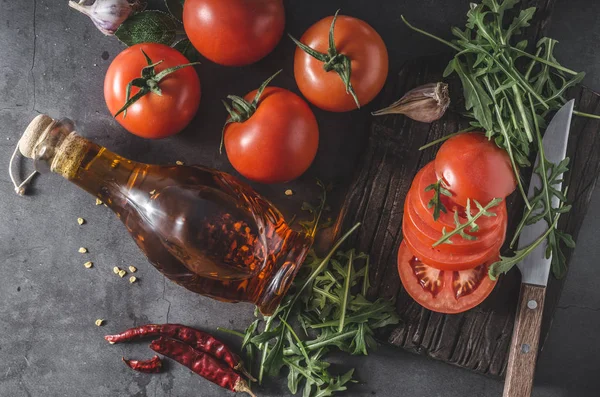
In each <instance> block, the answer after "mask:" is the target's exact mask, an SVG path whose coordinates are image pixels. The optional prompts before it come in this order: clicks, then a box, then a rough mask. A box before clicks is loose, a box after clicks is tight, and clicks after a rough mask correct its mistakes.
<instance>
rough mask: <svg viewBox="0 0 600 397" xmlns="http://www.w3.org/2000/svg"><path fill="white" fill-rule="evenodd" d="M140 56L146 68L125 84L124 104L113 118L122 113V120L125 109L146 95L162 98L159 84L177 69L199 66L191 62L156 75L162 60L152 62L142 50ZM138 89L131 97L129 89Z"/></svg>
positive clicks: (197, 63) (124, 115)
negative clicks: (145, 63)
mask: <svg viewBox="0 0 600 397" xmlns="http://www.w3.org/2000/svg"><path fill="white" fill-rule="evenodd" d="M142 54H144V58H146V62H147V63H148V65H147V66H144V68H142V71H141V73H140V74H141V77H138V78H136V79H133V80H131V81H130V82H129V84H127V88H126V89H125V104H124V105H123V107H122V108H121V109H119V111H118V112H117V113H115V115H114V117H117V116H118V115H119V114H121V113H123V118H125V117H126V116H127V109H128V108H129V107H130V106H131V105H133V104H134V103H135V102H137V101H138V100H139V99H140V98H141V97H143V96H144V95H146V94H148V93H153V94H156V95H158V96H162V90H161V89H160V82H161V81H162V79H164V78H165V77H167V76H168V75H170V74H171V73H174V72H176V71H178V70H179V69H183V68H186V67H188V66H194V65H200V62H191V63H186V64H183V65H177V66H173V67H170V68H167V69H165V70H162V71H160V72H158V73H156V70H155V67H156V66H158V65H160V64H161V63H163V60H160V61H158V62H152V59H150V57H149V56H148V54H146V52H145V51H144V50H143V49H142ZM132 87H138V88H139V91H138V92H137V93H136V94H135V95H134V96H131V88H132Z"/></svg>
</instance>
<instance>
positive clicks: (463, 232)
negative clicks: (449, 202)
mask: <svg viewBox="0 0 600 397" xmlns="http://www.w3.org/2000/svg"><path fill="white" fill-rule="evenodd" d="M473 202H474V203H475V205H476V206H477V209H478V211H477V213H476V214H475V215H473V214H472V213H471V199H467V206H466V207H465V214H466V216H467V221H466V222H465V223H460V217H459V215H458V211H454V224H455V225H456V227H455V228H454V229H452V230H451V231H449V232H448V231H446V228H445V227H444V228H442V237H440V239H439V240H438V241H436V242H435V243H433V247H437V246H438V245H440V244H452V240H450V239H451V238H452V237H453V236H456V235H459V236H461V237H462V238H464V239H465V240H477V237H476V236H473V235H471V234H468V233H467V229H468V231H469V232H471V233H476V232H477V231H478V230H479V225H477V220H478V219H479V218H481V217H482V216H487V217H490V216H496V213H494V212H491V211H489V210H490V209H491V208H493V207H495V206H497V205H498V204H500V203H501V202H502V199H501V198H495V199H493V200H491V201H490V202H489V203H488V204H487V205H486V206H485V207H484V206H482V205H481V204H479V202H478V201H477V200H473Z"/></svg>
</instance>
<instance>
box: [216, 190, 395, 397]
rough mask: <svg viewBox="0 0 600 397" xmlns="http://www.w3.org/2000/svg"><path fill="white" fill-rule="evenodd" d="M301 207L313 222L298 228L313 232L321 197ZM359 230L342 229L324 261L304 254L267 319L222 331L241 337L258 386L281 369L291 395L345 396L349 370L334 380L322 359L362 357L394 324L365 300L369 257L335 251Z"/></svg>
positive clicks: (387, 305)
mask: <svg viewBox="0 0 600 397" xmlns="http://www.w3.org/2000/svg"><path fill="white" fill-rule="evenodd" d="M320 186H321V187H324V185H323V184H322V183H321V184H320ZM306 207H307V208H310V212H311V214H312V215H313V218H312V220H311V221H308V222H305V223H304V228H305V229H306V230H307V231H316V230H319V221H320V220H321V215H320V214H321V213H322V211H323V209H324V208H326V204H325V197H324V194H323V196H322V197H321V199H320V200H319V204H318V205H316V206H312V205H310V206H308V205H307V206H306ZM359 225H360V224H356V225H355V226H354V227H352V228H351V229H350V230H348V232H346V233H345V234H344V236H342V237H341V238H340V240H338V241H337V242H336V243H335V244H334V246H333V248H332V249H331V250H330V252H329V253H328V254H327V255H326V256H325V257H324V258H319V257H318V256H317V255H316V254H315V252H314V251H311V252H310V253H309V256H308V258H307V259H306V261H305V262H304V264H303V265H302V267H301V270H300V273H299V274H298V276H297V277H296V279H295V280H294V284H293V287H292V288H291V291H293V292H291V293H289V294H288V295H287V296H286V297H285V298H284V300H283V302H282V303H281V305H280V306H279V307H278V308H277V309H276V311H275V313H274V314H273V315H272V316H269V317H263V318H262V319H256V320H255V321H254V322H252V323H251V324H250V325H249V326H248V328H247V329H246V331H245V332H244V333H238V332H235V331H229V330H225V331H226V332H230V333H233V334H236V335H238V336H240V337H242V338H243V345H242V347H243V349H244V350H245V351H246V352H247V353H249V354H247V357H246V358H247V361H252V360H253V359H254V358H255V357H258V360H259V367H258V370H257V371H256V372H257V374H258V381H259V382H262V381H263V380H264V378H265V376H267V377H276V376H278V375H279V373H280V372H281V370H282V368H284V367H285V368H286V369H287V371H288V389H289V390H290V392H291V393H293V394H295V393H297V392H298V391H299V390H300V389H302V395H303V397H321V396H332V395H333V394H334V393H336V392H341V391H345V390H346V389H347V385H348V384H350V383H352V382H355V380H354V379H353V374H354V370H353V369H352V370H350V371H347V372H346V373H344V374H342V375H334V374H333V373H332V372H331V368H330V363H329V362H327V361H326V360H325V357H326V355H327V353H328V352H330V351H331V350H341V351H344V352H347V353H349V354H353V355H359V354H362V355H366V354H368V350H369V349H370V348H372V347H374V346H375V345H376V342H375V339H374V337H373V335H374V330H376V329H378V328H381V327H385V326H387V325H390V324H396V323H398V321H399V318H398V315H397V314H396V311H395V307H394V304H393V303H392V302H390V301H387V300H384V299H381V298H380V299H377V300H376V301H375V302H371V301H369V300H368V299H367V298H366V294H367V290H368V288H369V281H368V277H369V256H368V255H366V254H364V253H357V252H356V251H355V250H353V249H350V250H348V251H342V250H340V249H339V248H340V246H341V244H342V243H343V242H344V241H345V240H346V239H347V238H348V237H349V236H350V235H351V234H352V233H354V232H355V231H356V230H357V229H358V227H359ZM255 314H256V315H257V316H258V313H257V312H255Z"/></svg>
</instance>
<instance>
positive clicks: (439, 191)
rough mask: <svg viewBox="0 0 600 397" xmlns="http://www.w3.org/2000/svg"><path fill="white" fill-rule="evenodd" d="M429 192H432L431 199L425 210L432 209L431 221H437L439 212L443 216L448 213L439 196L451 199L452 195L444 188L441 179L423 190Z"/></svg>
mask: <svg viewBox="0 0 600 397" xmlns="http://www.w3.org/2000/svg"><path fill="white" fill-rule="evenodd" d="M430 190H433V197H432V198H431V200H429V202H428V203H427V208H431V207H433V220H434V221H437V220H438V219H439V218H440V213H441V212H443V213H444V214H446V213H448V210H447V209H446V207H445V206H444V204H443V203H442V200H441V195H444V196H448V197H452V193H450V191H449V190H448V189H446V188H445V187H444V180H443V179H441V178H440V179H438V181H437V182H436V183H432V184H431V185H429V186H427V187H426V188H425V191H426V192H428V191H430Z"/></svg>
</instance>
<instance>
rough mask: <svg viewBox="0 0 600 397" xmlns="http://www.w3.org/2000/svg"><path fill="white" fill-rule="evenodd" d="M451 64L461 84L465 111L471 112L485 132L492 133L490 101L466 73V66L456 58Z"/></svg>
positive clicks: (481, 88) (479, 85)
mask: <svg viewBox="0 0 600 397" xmlns="http://www.w3.org/2000/svg"><path fill="white" fill-rule="evenodd" d="M451 62H453V63H454V64H453V68H454V70H455V71H456V73H457V74H458V77H460V80H461V82H462V86H463V93H464V96H465V107H466V109H467V110H472V111H473V114H474V116H475V118H476V119H477V120H478V121H479V122H480V123H481V126H482V127H483V128H484V129H485V130H486V131H493V121H492V111H491V109H490V105H491V104H492V99H491V98H490V96H489V95H488V94H487V93H486V92H485V90H484V89H483V86H482V85H481V83H480V82H479V81H477V80H476V79H474V78H473V76H472V75H471V74H470V73H467V70H466V66H465V65H464V64H463V63H462V62H461V61H460V60H459V59H458V58H454V59H453V60H452V61H451Z"/></svg>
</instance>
